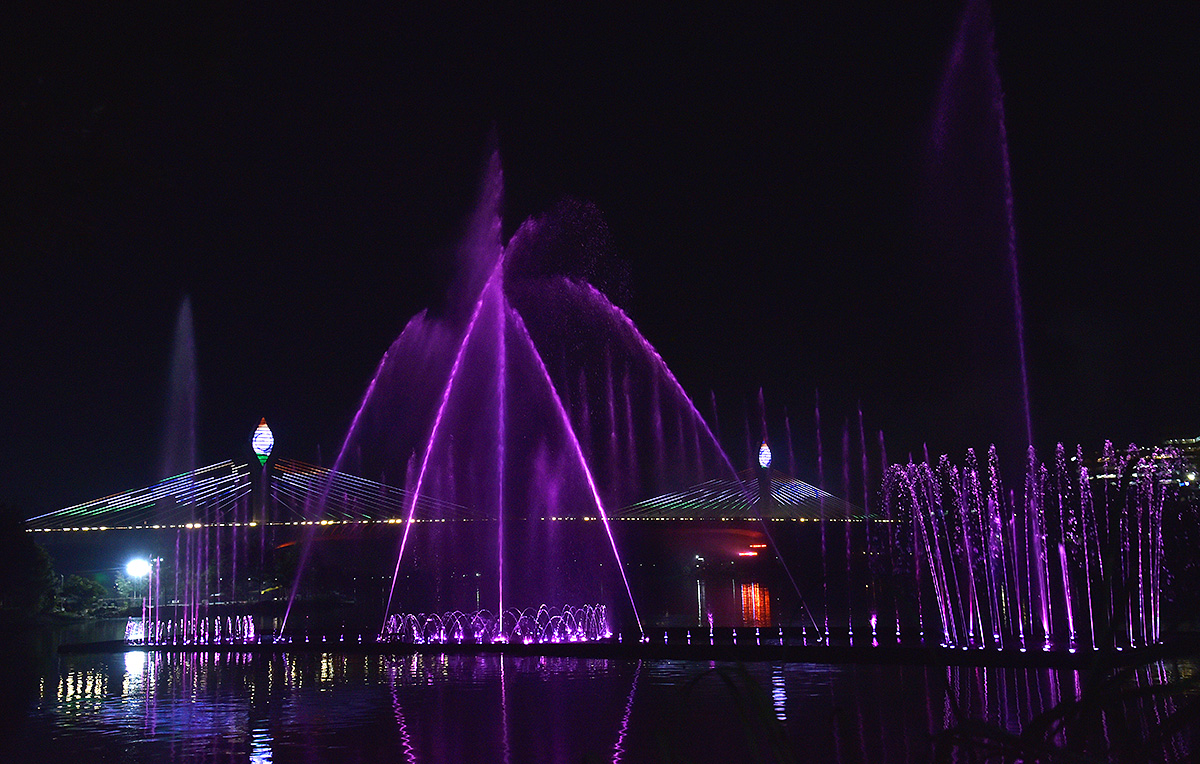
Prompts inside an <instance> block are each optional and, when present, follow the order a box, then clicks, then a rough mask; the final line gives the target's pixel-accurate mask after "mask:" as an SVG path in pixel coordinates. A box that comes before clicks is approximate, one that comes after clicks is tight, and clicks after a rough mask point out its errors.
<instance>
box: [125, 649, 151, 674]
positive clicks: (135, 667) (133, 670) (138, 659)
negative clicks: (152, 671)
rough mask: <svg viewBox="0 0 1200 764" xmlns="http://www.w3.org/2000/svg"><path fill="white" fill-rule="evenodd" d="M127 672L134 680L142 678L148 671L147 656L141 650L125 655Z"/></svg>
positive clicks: (131, 651) (130, 651)
mask: <svg viewBox="0 0 1200 764" xmlns="http://www.w3.org/2000/svg"><path fill="white" fill-rule="evenodd" d="M125 671H126V673H128V674H129V676H131V677H133V678H135V679H136V678H137V677H140V676H141V675H142V674H143V673H145V671H146V654H145V653H144V652H142V651H141V650H129V651H128V652H126V653H125Z"/></svg>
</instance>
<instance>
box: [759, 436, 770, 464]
mask: <svg viewBox="0 0 1200 764" xmlns="http://www.w3.org/2000/svg"><path fill="white" fill-rule="evenodd" d="M758 466H759V467H762V468H763V469H764V470H765V469H766V468H768V467H770V466H771V449H770V447H768V446H767V442H766V441H765V440H764V441H763V444H762V447H761V448H759V449H758Z"/></svg>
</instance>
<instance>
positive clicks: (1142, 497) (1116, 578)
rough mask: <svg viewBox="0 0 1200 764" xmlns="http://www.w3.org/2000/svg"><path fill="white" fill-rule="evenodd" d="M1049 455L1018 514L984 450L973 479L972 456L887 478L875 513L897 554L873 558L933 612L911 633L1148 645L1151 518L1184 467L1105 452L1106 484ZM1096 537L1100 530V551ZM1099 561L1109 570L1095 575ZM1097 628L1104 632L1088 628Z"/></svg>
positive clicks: (1154, 539) (1163, 459)
mask: <svg viewBox="0 0 1200 764" xmlns="http://www.w3.org/2000/svg"><path fill="white" fill-rule="evenodd" d="M1057 456H1058V458H1057V459H1056V461H1055V464H1054V466H1053V468H1049V467H1047V466H1045V465H1042V464H1040V463H1039V462H1038V461H1037V459H1036V458H1035V457H1034V455H1033V454H1032V453H1031V457H1030V460H1029V465H1028V471H1027V475H1026V491H1025V493H1024V497H1023V501H1021V502H1017V501H1016V500H1015V499H1014V497H1013V495H1012V494H1011V493H1010V494H1008V496H1007V498H1006V495H1005V492H1004V491H1003V490H1002V488H1001V486H1000V485H999V478H998V470H997V469H996V466H995V465H996V458H995V452H994V449H993V451H992V453H991V454H989V459H988V469H987V472H986V474H984V475H981V474H980V470H979V467H978V465H977V464H976V462H975V457H974V455H973V454H969V455H968V460H967V465H966V466H965V467H961V468H960V467H957V466H954V465H952V464H951V463H950V461H949V460H948V459H947V458H946V457H942V458H941V459H940V460H939V461H938V464H937V466H936V467H932V466H931V465H930V464H928V463H922V464H908V465H897V466H893V467H892V468H891V469H890V470H889V471H888V474H887V477H886V480H885V482H884V502H885V508H884V512H885V515H886V516H888V517H889V518H890V519H891V520H892V522H893V524H894V527H896V528H897V532H896V543H895V544H894V545H889V547H888V548H879V549H876V550H874V553H875V554H879V555H887V556H889V557H891V558H892V560H893V567H894V569H896V570H897V571H903V572H904V573H906V574H907V575H908V576H911V583H910V584H909V586H910V587H911V588H912V589H914V590H915V591H917V592H927V593H928V595H926V594H921V595H918V596H919V597H924V596H930V597H931V598H932V601H933V602H934V603H935V605H936V608H935V611H934V613H933V614H932V615H931V617H930V618H929V619H927V620H926V622H925V623H924V624H922V623H920V622H918V623H917V624H915V625H916V626H917V627H918V628H921V627H922V626H923V625H931V626H932V627H933V628H934V629H937V630H938V632H940V633H938V632H935V634H936V636H937V637H938V638H939V639H940V641H941V642H942V643H943V644H945V645H947V646H954V647H969V646H972V647H990V648H1008V647H1014V646H1015V647H1019V648H1020V649H1022V650H1024V649H1026V648H1029V647H1040V648H1041V649H1043V650H1049V649H1056V648H1057V649H1070V648H1072V647H1075V646H1076V645H1083V646H1093V647H1098V648H1113V647H1115V648H1117V649H1121V648H1124V647H1137V646H1142V645H1147V644H1154V643H1157V642H1158V641H1159V640H1160V638H1161V626H1160V615H1159V606H1160V594H1159V582H1160V581H1161V576H1162V544H1161V538H1162V519H1163V507H1164V504H1165V501H1166V498H1167V494H1168V492H1169V490H1170V489H1171V486H1170V483H1171V481H1170V480H1169V477H1168V476H1170V475H1173V474H1177V473H1178V471H1179V470H1180V469H1181V466H1182V465H1183V464H1184V462H1183V459H1182V457H1181V456H1180V454H1179V453H1178V452H1175V451H1172V450H1170V449H1162V450H1160V449H1153V450H1149V451H1145V452H1142V451H1138V450H1137V449H1135V448H1133V447H1131V449H1130V451H1129V452H1128V453H1127V454H1117V453H1116V452H1115V451H1114V450H1113V449H1112V447H1111V445H1108V446H1106V450H1105V456H1104V457H1103V459H1102V465H1103V466H1104V468H1105V471H1106V473H1107V474H1108V475H1109V477H1108V478H1106V479H1104V480H1097V479H1094V478H1091V477H1089V474H1088V471H1087V469H1086V467H1083V466H1082V464H1081V463H1080V462H1081V461H1082V460H1078V461H1076V462H1074V463H1068V462H1067V460H1066V459H1065V458H1063V449H1062V447H1061V446H1059V448H1058V453H1057ZM1097 527H1099V528H1104V529H1109V530H1108V533H1109V534H1110V537H1109V539H1108V541H1107V542H1102V539H1101V538H1100V537H1098V535H1097V534H1096V533H1095V532H1094V529H1095V528H1097ZM1134 529H1136V531H1135V530H1134ZM1105 543H1107V545H1108V548H1105ZM1048 550H1054V553H1047V552H1048ZM1106 558H1107V565H1110V566H1115V568H1112V569H1110V570H1109V573H1108V575H1107V576H1106V575H1105V574H1103V573H1102V572H1101V571H1100V565H1099V562H1100V561H1101V560H1105V559H1106ZM1081 612H1086V613H1088V614H1089V617H1088V618H1087V619H1080V618H1077V614H1079V613H1081ZM1105 623H1107V624H1109V627H1108V630H1111V633H1110V632H1109V631H1108V630H1106V629H1104V628H1103V627H1098V624H1105ZM874 625H875V623H874V617H873V619H872V627H874ZM898 627H899V624H898ZM908 628H910V627H909V626H908V625H907V624H906V625H905V629H906V630H907V629H908Z"/></svg>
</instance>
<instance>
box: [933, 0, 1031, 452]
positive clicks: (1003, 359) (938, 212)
mask: <svg viewBox="0 0 1200 764" xmlns="http://www.w3.org/2000/svg"><path fill="white" fill-rule="evenodd" d="M1006 130H1007V128H1006V123H1005V115H1004V97H1003V91H1002V89H1001V84H1000V75H999V72H998V70H997V64H996V51H995V43H994V28H993V23H992V15H991V10H990V7H989V5H988V3H987V0H967V3H966V7H965V8H964V10H963V14H962V17H961V20H960V24H959V27H958V31H957V34H956V36H955V39H954V42H953V45H952V49H951V53H950V56H949V59H948V61H947V64H946V69H945V73H944V75H943V78H942V83H941V88H940V91H939V93H938V97H937V104H936V108H935V113H934V118H933V123H932V126H931V131H930V141H929V145H928V155H927V162H926V176H925V181H926V186H927V187H926V191H927V193H928V196H927V205H926V213H927V221H926V222H927V224H928V227H929V237H930V242H931V244H932V248H933V255H934V258H935V261H936V271H937V272H938V273H939V274H940V277H941V278H942V279H943V285H942V289H943V290H944V292H945V293H944V294H939V295H938V299H939V301H942V302H944V303H945V304H946V305H947V306H948V307H949V309H950V310H952V311H953V312H954V313H956V314H957V315H956V318H957V321H956V324H957V325H960V326H961V327H962V328H963V329H964V330H965V331H967V332H969V337H970V339H971V342H969V343H968V342H963V341H962V340H963V339H964V338H961V337H947V339H946V340H945V341H946V342H951V343H956V344H959V345H960V346H967V347H973V348H978V349H977V350H968V351H966V353H967V354H966V355H965V356H964V358H963V359H962V363H961V364H960V365H961V366H962V367H964V370H963V371H962V372H961V373H962V374H965V375H969V377H970V378H969V381H968V380H964V381H963V383H962V385H960V387H961V388H962V389H978V390H980V391H987V394H988V395H990V396H991V397H993V398H994V399H997V400H1000V401H1002V403H1001V404H1000V405H999V406H993V408H994V409H996V410H997V412H998V415H999V416H1000V417H1001V418H999V419H997V420H995V421H987V422H982V421H981V422H978V423H975V429H976V430H985V431H993V432H1004V429H1003V426H1004V424H1005V421H1006V420H1007V419H1010V418H1011V416H1010V415H1011V413H1013V412H1011V410H1010V409H1009V408H1008V405H1009V404H1008V403H1007V402H1008V401H1009V400H1010V399H1013V398H1015V400H1013V403H1012V406H1013V407H1014V408H1018V409H1019V411H1020V416H1021V419H1020V421H1021V422H1022V423H1023V425H1024V428H1023V432H1021V433H1020V437H1021V438H1022V439H1023V442H1021V443H1018V442H1017V441H1016V440H1015V439H1014V438H1015V437H1016V436H1015V434H1012V435H1010V436H1008V437H1006V438H1005V442H1006V446H1007V447H1006V448H1004V449H1002V450H1005V451H1008V450H1011V452H1012V454H1013V455H1015V454H1017V453H1023V451H1024V448H1025V447H1028V446H1030V445H1032V443H1033V418H1032V414H1031V411H1030V400H1029V374H1028V365H1027V361H1026V351H1025V318H1024V309H1023V306H1022V299H1021V288H1020V277H1019V271H1018V252H1017V234H1016V223H1015V216H1014V209H1013V184H1012V169H1011V164H1010V161H1009V150H1008V136H1007V133H1006ZM996 316H1009V317H1011V320H1009V321H1004V322H1001V324H997V323H996V321H995V317H996ZM935 330H937V331H946V329H945V328H944V327H942V328H935ZM983 348H988V350H987V352H983V350H982V349H983ZM993 348H1002V349H1003V351H1002V352H998V353H997V352H995V350H994V349H993ZM1014 373H1015V374H1016V375H1017V379H1016V380H1015V385H1013V387H1015V390H1009V389H1006V388H1001V387H997V386H996V383H995V382H993V380H1004V379H1008V378H1009V375H1011V374H1014ZM1018 448H1019V449H1020V450H1018Z"/></svg>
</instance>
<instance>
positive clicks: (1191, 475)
mask: <svg viewBox="0 0 1200 764" xmlns="http://www.w3.org/2000/svg"><path fill="white" fill-rule="evenodd" d="M1187 479H1188V482H1189V483H1195V482H1196V473H1195V472H1189V473H1188V474H1187Z"/></svg>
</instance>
